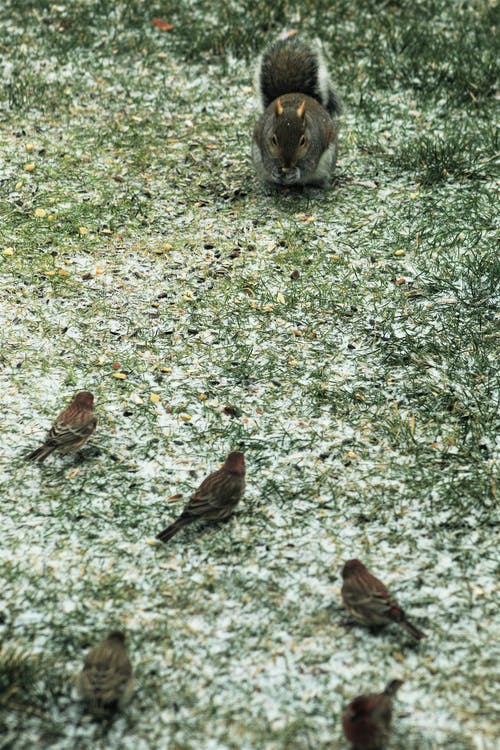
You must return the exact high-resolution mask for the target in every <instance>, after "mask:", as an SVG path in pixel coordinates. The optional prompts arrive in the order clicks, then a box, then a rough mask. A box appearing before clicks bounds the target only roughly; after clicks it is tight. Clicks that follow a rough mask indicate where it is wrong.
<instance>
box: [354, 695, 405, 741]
mask: <svg viewBox="0 0 500 750" xmlns="http://www.w3.org/2000/svg"><path fill="white" fill-rule="evenodd" d="M402 684H403V683H402V681H401V680H392V681H391V682H390V683H389V684H388V685H387V687H386V688H385V690H384V691H383V692H382V693H371V694H370V695H358V697H357V698H354V700H352V701H351V702H350V703H349V705H348V706H347V708H346V709H345V711H344V715H343V717H342V728H343V730H344V734H345V736H346V738H347V739H348V740H349V742H351V743H352V750H383V749H384V747H385V745H386V742H387V740H388V739H389V734H390V731H391V718H392V696H393V695H395V694H396V692H397V691H398V690H399V688H400V687H401V685H402Z"/></svg>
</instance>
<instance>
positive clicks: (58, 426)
mask: <svg viewBox="0 0 500 750" xmlns="http://www.w3.org/2000/svg"><path fill="white" fill-rule="evenodd" d="M96 425H97V419H96V418H95V416H94V397H93V395H92V394H91V393H89V392H88V391H80V392H79V393H77V394H76V396H75V397H74V399H73V401H72V402H71V403H70V405H69V406H68V407H67V408H66V409H64V411H62V412H61V413H60V414H59V416H58V417H57V419H56V421H55V422H54V424H53V425H52V427H51V428H50V430H49V431H48V433H47V437H46V438H45V442H44V444H43V445H41V446H40V447H39V448H37V449H36V450H34V451H33V452H32V453H29V454H28V455H27V456H25V460H26V461H38V463H42V461H45V459H46V458H47V456H50V454H51V453H52V451H55V450H59V451H61V452H62V453H67V452H69V451H76V450H78V448H81V447H82V445H84V444H85V443H86V442H87V440H88V439H89V437H90V436H91V435H92V433H93V432H94V430H95V428H96Z"/></svg>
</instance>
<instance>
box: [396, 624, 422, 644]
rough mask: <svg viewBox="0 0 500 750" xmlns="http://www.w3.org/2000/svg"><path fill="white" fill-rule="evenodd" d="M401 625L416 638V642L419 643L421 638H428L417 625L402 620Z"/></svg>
mask: <svg viewBox="0 0 500 750" xmlns="http://www.w3.org/2000/svg"><path fill="white" fill-rule="evenodd" d="M400 624H401V625H402V626H403V627H404V629H405V630H407V631H408V633H409V634H410V635H411V636H413V638H415V640H417V641H419V640H420V639H421V638H426V635H425V633H424V632H423V631H422V630H419V629H418V628H417V627H416V626H415V625H412V623H411V622H409V620H406V619H404V620H401V622H400Z"/></svg>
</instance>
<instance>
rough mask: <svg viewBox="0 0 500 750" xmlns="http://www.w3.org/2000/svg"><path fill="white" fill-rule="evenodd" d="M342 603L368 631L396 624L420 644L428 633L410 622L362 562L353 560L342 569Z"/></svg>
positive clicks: (380, 582)
mask: <svg viewBox="0 0 500 750" xmlns="http://www.w3.org/2000/svg"><path fill="white" fill-rule="evenodd" d="M342 578H343V579H344V582H343V584H342V599H343V601H344V604H345V606H346V607H347V609H348V610H349V613H350V614H351V615H352V617H353V618H354V619H355V620H357V621H358V622H360V623H361V624H363V625H367V626H368V627H379V626H382V625H388V624H389V623H391V622H396V623H398V625H401V626H402V627H403V628H405V629H406V630H407V631H408V633H410V635H412V636H413V638H415V639H416V640H420V639H421V638H425V633H423V632H422V631H421V630H419V629H418V628H417V627H415V625H412V623H411V622H409V621H408V619H407V617H406V614H405V612H404V611H403V610H402V609H401V607H400V606H399V604H398V603H397V601H396V599H395V598H394V597H393V596H392V595H391V594H390V592H389V591H388V589H387V588H386V587H385V586H384V584H383V583H382V581H379V579H378V578H375V576H374V575H372V574H371V573H370V571H369V570H368V569H367V568H366V567H365V566H364V565H363V563H362V562H360V560H356V559H355V560H349V561H348V562H346V564H345V565H344V567H343V569H342Z"/></svg>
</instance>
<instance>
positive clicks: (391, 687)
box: [384, 680, 403, 696]
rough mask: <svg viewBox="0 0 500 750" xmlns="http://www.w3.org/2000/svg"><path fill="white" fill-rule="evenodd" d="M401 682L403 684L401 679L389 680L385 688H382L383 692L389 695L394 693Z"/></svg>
mask: <svg viewBox="0 0 500 750" xmlns="http://www.w3.org/2000/svg"><path fill="white" fill-rule="evenodd" d="M402 684H403V680H391V681H390V682H389V683H388V684H387V685H386V688H385V690H384V694H385V695H390V696H392V695H396V693H397V692H398V690H399V688H400V687H401V685H402Z"/></svg>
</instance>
